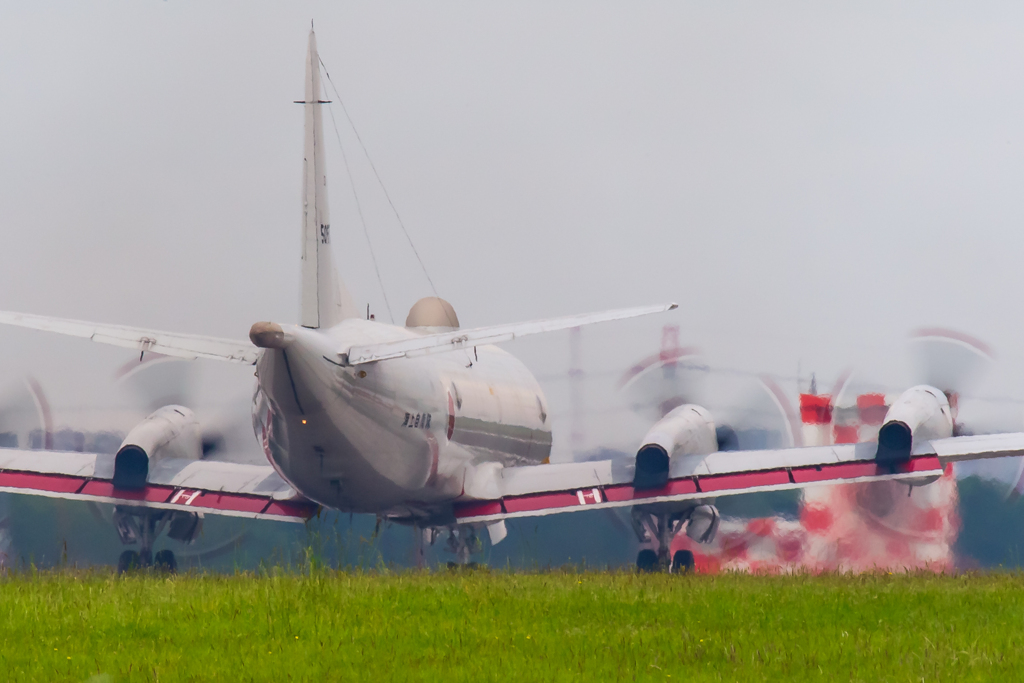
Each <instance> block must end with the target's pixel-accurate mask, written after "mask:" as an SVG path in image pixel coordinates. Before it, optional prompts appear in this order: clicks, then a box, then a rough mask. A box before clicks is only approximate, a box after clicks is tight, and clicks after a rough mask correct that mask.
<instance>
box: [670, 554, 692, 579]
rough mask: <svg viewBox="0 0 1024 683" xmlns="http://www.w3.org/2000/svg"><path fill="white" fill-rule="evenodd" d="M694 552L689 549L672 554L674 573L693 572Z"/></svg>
mask: <svg viewBox="0 0 1024 683" xmlns="http://www.w3.org/2000/svg"><path fill="white" fill-rule="evenodd" d="M694 564H695V563H694V560H693V553H692V552H690V551H689V550H677V551H676V552H675V554H674V555H672V569H671V571H672V573H673V574H689V573H691V572H693V567H694Z"/></svg>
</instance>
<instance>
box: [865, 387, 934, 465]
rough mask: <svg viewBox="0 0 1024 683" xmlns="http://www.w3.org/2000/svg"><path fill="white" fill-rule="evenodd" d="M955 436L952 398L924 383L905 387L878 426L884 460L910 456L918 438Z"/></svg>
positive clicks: (880, 459)
mask: <svg viewBox="0 0 1024 683" xmlns="http://www.w3.org/2000/svg"><path fill="white" fill-rule="evenodd" d="M949 436H953V412H952V410H951V409H950V406H949V399H948V398H946V395H945V394H944V393H943V392H941V391H939V390H938V389H936V388H935V387H931V386H928V385H926V384H922V385H919V386H916V387H911V388H910V389H907V390H906V391H904V392H903V393H902V394H901V395H900V397H899V398H898V399H896V400H895V401H893V404H892V405H891V406H889V410H888V412H886V414H885V419H884V421H883V422H882V427H881V428H880V429H879V430H878V451H877V452H876V455H875V459H876V460H877V461H878V462H881V463H887V464H892V463H897V462H902V461H904V460H908V459H910V453H911V450H912V449H913V446H914V441H915V440H925V441H930V440H932V439H944V438H946V437H949Z"/></svg>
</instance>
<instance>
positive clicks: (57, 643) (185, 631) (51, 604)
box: [0, 571, 1024, 683]
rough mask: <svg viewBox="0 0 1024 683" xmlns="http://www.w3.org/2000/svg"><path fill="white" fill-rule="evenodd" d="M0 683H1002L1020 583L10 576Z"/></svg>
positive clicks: (1018, 656) (1019, 621) (1022, 615)
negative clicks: (307, 682) (491, 682)
mask: <svg viewBox="0 0 1024 683" xmlns="http://www.w3.org/2000/svg"><path fill="white" fill-rule="evenodd" d="M0 633H2V647H0V677H2V679H3V680H16V681H39V680H62V681H84V680H93V681H96V682H98V681H148V680H160V681H207V680H211V681H212V680H217V681H236V680H237V681H247V680H252V681H290V680H310V681H314V680H315V681H335V680H358V681H373V680H384V681H390V680H414V681H418V680H444V681H487V680H500V681H512V682H516V683H519V682H525V681H547V680H559V681H560V680H566V681H569V680H573V681H575V680H580V681H606V680H651V681H654V680H659V681H667V680H676V681H681V680H685V681H720V680H725V681H759V680H772V681H774V680H815V681H833V680H841V681H880V680H888V681H919V680H927V681H938V680H958V681H959V680H1015V679H1018V678H1020V677H1021V672H1022V666H1021V665H1022V663H1024V661H1022V660H1024V575H1021V574H990V575H961V576H932V575H863V576H842V575H826V576H816V577H815V576H774V577H770V576H742V575H724V576H717V577H712V576H691V577H679V576H666V575H653V576H635V575H632V574H629V573H579V574H576V573H571V572H565V573H562V572H552V573H536V574H514V573H503V572H490V573H489V572H483V571H478V572H467V573H448V572H437V573H395V574H391V573H386V572H385V573H380V574H376V573H369V574H360V573H354V574H350V573H334V572H313V573H312V574H306V575H297V574H281V575H270V576H259V577H257V576H252V575H237V576H188V575H185V576H175V577H161V576H152V575H149V576H147V575H140V576H130V577H128V578H117V577H114V576H111V575H109V574H100V573H84V574H79V573H75V572H70V571H67V572H53V573H32V572H25V573H18V574H12V575H10V576H8V577H6V578H4V579H2V580H0Z"/></svg>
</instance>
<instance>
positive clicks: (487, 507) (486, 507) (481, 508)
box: [455, 500, 505, 518]
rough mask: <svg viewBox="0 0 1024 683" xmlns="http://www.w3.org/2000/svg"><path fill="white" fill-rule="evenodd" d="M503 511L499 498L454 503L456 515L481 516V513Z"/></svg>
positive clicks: (493, 513) (498, 513)
mask: <svg viewBox="0 0 1024 683" xmlns="http://www.w3.org/2000/svg"><path fill="white" fill-rule="evenodd" d="M503 512H505V510H504V508H502V506H501V501H500V500H485V501H483V502H479V503H478V502H475V501H474V502H472V503H456V504H455V516H456V517H460V518H461V517H482V516H483V515H500V514H501V513H503Z"/></svg>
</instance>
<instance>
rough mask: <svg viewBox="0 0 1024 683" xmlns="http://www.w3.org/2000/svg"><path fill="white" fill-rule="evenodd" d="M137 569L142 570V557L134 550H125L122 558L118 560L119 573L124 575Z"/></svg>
mask: <svg viewBox="0 0 1024 683" xmlns="http://www.w3.org/2000/svg"><path fill="white" fill-rule="evenodd" d="M137 569H142V557H141V556H140V555H139V554H138V553H137V552H135V551H134V550H125V551H124V552H123V553H121V557H119V558H118V559H117V573H118V574H124V573H125V572H130V571H135V570H137Z"/></svg>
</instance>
